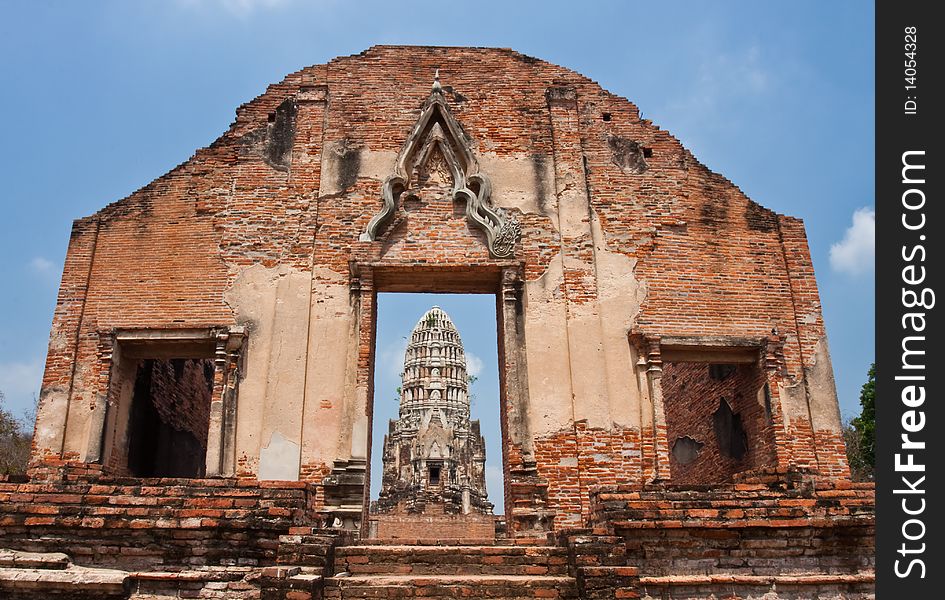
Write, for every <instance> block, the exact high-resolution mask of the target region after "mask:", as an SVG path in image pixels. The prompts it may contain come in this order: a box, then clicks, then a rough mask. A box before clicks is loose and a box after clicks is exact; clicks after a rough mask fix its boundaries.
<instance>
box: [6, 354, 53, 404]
mask: <svg viewBox="0 0 945 600" xmlns="http://www.w3.org/2000/svg"><path fill="white" fill-rule="evenodd" d="M43 367H44V365H43V361H42V359H40V358H34V359H33V360H30V361H27V362H6V363H0V392H3V395H4V397H5V402H4V404H5V405H6V407H7V409H8V410H10V412H12V413H13V414H14V415H19V414H20V413H22V412H23V411H25V410H27V409H28V408H30V407H31V406H32V404H33V398H34V396H39V388H40V386H41V385H42V382H43Z"/></svg>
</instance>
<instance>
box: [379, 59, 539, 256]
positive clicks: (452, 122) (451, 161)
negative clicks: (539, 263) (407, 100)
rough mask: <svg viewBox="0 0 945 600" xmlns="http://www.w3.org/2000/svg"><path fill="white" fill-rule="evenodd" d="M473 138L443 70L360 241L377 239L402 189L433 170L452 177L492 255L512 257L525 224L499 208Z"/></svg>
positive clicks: (468, 215)
mask: <svg viewBox="0 0 945 600" xmlns="http://www.w3.org/2000/svg"><path fill="white" fill-rule="evenodd" d="M470 146H471V144H470V140H469V139H468V137H467V136H466V134H465V133H464V132H463V129H462V127H461V126H460V125H459V122H457V121H456V119H455V117H453V115H452V113H451V112H450V109H449V106H448V105H447V103H446V99H445V97H444V95H443V88H442V87H441V85H440V78H439V71H437V75H436V77H435V79H434V82H433V91H432V92H431V93H430V96H429V97H428V98H427V100H426V101H425V102H424V103H423V109H422V112H421V114H420V118H419V119H418V120H417V123H416V124H415V125H414V127H413V130H412V131H411V133H410V135H409V136H408V137H407V140H406V142H405V143H404V146H403V148H402V149H401V151H400V154H399V155H398V156H397V163H396V165H395V166H394V172H393V173H392V174H391V175H389V176H388V177H387V179H385V180H384V183H383V185H382V186H381V197H382V199H383V201H384V205H383V207H381V210H380V211H379V212H378V213H377V214H376V215H374V217H373V218H371V221H370V222H369V223H368V226H367V229H366V230H365V231H364V233H362V234H361V238H360V239H361V241H368V242H372V241H375V240H377V239H378V235H379V234H380V232H381V230H382V229H383V228H384V226H385V225H387V224H388V223H389V222H390V220H391V219H392V218H393V216H394V213H395V211H396V210H397V205H398V202H399V201H400V197H401V195H402V194H403V192H404V191H405V190H407V189H409V188H410V187H411V184H412V183H414V182H412V181H411V179H412V178H414V177H413V174H414V173H418V172H419V173H434V174H437V175H440V176H442V177H444V178H449V179H451V180H452V192H451V195H452V198H454V199H457V200H465V201H466V218H467V220H469V221H470V222H471V223H472V224H473V225H475V226H476V227H478V228H479V229H481V230H482V231H483V232H484V233H485V234H486V241H487V243H488V246H489V253H490V255H492V256H493V257H494V258H509V257H511V256H512V255H513V253H514V251H515V244H516V243H517V242H518V239H519V237H520V235H521V225H520V224H519V222H518V220H517V219H515V218H514V217H512V216H510V215H507V214H506V213H505V211H503V210H502V209H501V208H498V207H495V206H493V205H492V199H491V196H492V184H491V182H490V181H489V177H488V176H487V175H486V174H485V173H481V172H480V171H479V164H478V162H477V161H476V157H475V155H474V154H473V152H472V148H471V147H470Z"/></svg>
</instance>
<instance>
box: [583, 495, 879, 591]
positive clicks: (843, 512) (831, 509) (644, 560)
mask: <svg viewBox="0 0 945 600" xmlns="http://www.w3.org/2000/svg"><path fill="white" fill-rule="evenodd" d="M873 496H874V489H873V485H872V484H851V483H848V482H847V483H841V484H837V485H828V484H819V485H818V486H817V487H814V486H813V484H811V483H810V482H807V483H799V484H798V485H796V486H788V487H784V486H781V487H780V488H779V487H775V486H772V485H769V484H746V483H736V484H729V485H724V486H713V487H712V488H701V489H691V488H690V489H687V488H686V487H683V486H673V485H651V486H615V487H604V488H601V489H599V490H596V491H595V492H594V493H593V494H592V500H591V502H592V507H593V508H592V511H593V512H592V522H593V523H594V525H595V531H602V532H606V534H607V535H615V536H617V537H618V538H620V539H621V540H622V542H623V546H624V554H623V556H625V558H621V559H620V560H626V563H625V564H630V565H633V566H636V567H639V569H640V571H641V573H643V574H645V575H649V576H658V575H677V576H679V575H704V574H707V573H708V574H711V573H728V574H736V575H754V576H772V575H788V574H803V573H808V574H810V573H821V574H855V573H861V572H862V573H869V574H872V571H873V568H874V544H875V537H874V536H875V514H874V510H875V504H874V499H873Z"/></svg>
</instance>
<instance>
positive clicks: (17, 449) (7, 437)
mask: <svg viewBox="0 0 945 600" xmlns="http://www.w3.org/2000/svg"><path fill="white" fill-rule="evenodd" d="M30 421H31V419H30V418H29V416H28V415H27V416H26V417H25V418H23V419H17V418H16V417H14V416H13V414H12V413H11V412H10V411H9V410H7V408H6V407H5V406H4V396H3V392H0V475H16V474H20V473H25V472H26V463H27V461H29V458H30V443H31V442H32V437H33V436H32V427H31V426H32V423H31V422H30Z"/></svg>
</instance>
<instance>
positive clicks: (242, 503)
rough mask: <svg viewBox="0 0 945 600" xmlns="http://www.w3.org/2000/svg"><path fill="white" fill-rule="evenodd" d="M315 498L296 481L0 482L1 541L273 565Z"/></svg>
mask: <svg viewBox="0 0 945 600" xmlns="http://www.w3.org/2000/svg"><path fill="white" fill-rule="evenodd" d="M86 479H87V478H86ZM313 503H314V493H313V490H312V488H311V486H308V485H307V484H304V483H293V482H252V481H241V482H237V481H235V480H226V479H215V480H207V479H203V480H194V479H120V478H104V477H103V478H97V479H95V480H91V481H89V480H87V481H84V482H79V481H69V482H59V483H54V482H44V483H20V484H14V483H0V546H2V547H5V548H12V549H17V550H26V551H33V552H64V553H66V554H68V555H69V556H70V557H71V558H72V559H73V561H74V562H75V563H76V564H80V565H96V566H113V567H118V568H124V569H134V568H149V567H150V568H153V567H157V566H160V565H165V566H170V565H178V566H179V565H227V564H233V565H236V564H239V565H271V564H275V560H276V549H277V547H278V540H279V536H280V535H284V534H287V533H288V532H289V531H290V528H291V527H293V526H295V525H299V524H302V523H311V522H314V521H315V520H316V517H315V514H314V512H313V510H312V505H313Z"/></svg>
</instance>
